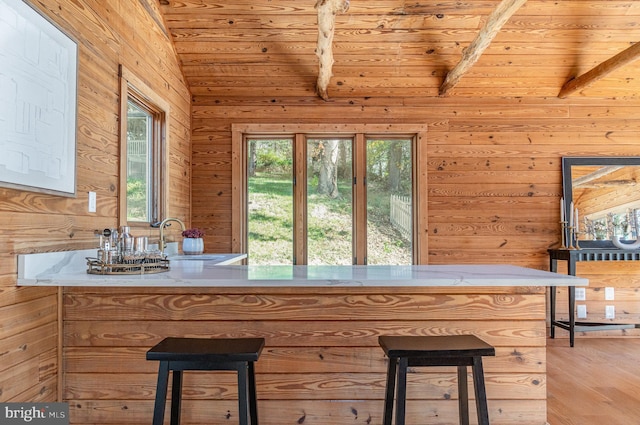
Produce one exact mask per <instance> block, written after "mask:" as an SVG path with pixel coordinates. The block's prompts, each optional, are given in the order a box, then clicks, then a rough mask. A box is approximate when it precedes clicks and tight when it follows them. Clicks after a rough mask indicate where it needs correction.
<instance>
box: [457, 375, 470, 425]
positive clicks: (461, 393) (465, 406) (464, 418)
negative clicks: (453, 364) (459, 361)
mask: <svg viewBox="0 0 640 425" xmlns="http://www.w3.org/2000/svg"><path fill="white" fill-rule="evenodd" d="M458 415H459V418H460V425H469V390H468V387H467V367H466V366H458Z"/></svg>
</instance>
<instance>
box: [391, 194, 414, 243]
mask: <svg viewBox="0 0 640 425" xmlns="http://www.w3.org/2000/svg"><path fill="white" fill-rule="evenodd" d="M390 203H391V208H390V213H389V218H390V219H391V224H392V225H393V227H394V228H396V229H397V230H398V231H399V232H400V234H401V235H402V237H403V238H405V239H407V240H411V231H412V229H411V197H409V196H400V195H393V194H392V195H391V201H390Z"/></svg>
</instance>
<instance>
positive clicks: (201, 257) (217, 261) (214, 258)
mask: <svg viewBox="0 0 640 425" xmlns="http://www.w3.org/2000/svg"><path fill="white" fill-rule="evenodd" d="M244 258H247V254H220V253H218V254H197V255H184V254H176V255H169V261H172V262H177V261H207V264H209V265H220V266H222V265H229V264H237V263H238V262H239V261H241V260H242V259H244Z"/></svg>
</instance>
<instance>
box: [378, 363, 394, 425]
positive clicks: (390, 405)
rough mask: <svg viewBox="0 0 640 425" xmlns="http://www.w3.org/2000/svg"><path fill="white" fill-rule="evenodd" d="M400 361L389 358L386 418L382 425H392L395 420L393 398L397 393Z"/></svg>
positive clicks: (385, 399)
mask: <svg viewBox="0 0 640 425" xmlns="http://www.w3.org/2000/svg"><path fill="white" fill-rule="evenodd" d="M397 366H398V359H397V358H396V357H389V367H388V368H387V388H386V390H385V393H384V416H383V418H384V419H383V422H382V425H391V418H393V396H394V395H395V391H396V370H397Z"/></svg>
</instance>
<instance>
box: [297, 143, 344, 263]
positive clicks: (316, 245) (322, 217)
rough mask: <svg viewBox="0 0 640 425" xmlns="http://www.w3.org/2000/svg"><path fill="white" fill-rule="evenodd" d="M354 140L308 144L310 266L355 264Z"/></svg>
mask: <svg viewBox="0 0 640 425" xmlns="http://www.w3.org/2000/svg"><path fill="white" fill-rule="evenodd" d="M352 170H353V161H352V151H351V139H350V138H349V139H342V140H340V139H327V140H325V139H309V140H307V235H308V236H307V251H308V252H307V263H308V264H313V265H322V264H332V265H344V266H348V265H351V264H353V205H352V204H353V203H352V201H351V200H352V199H353V196H352V188H353V180H352V179H353V176H352V174H353V172H352Z"/></svg>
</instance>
